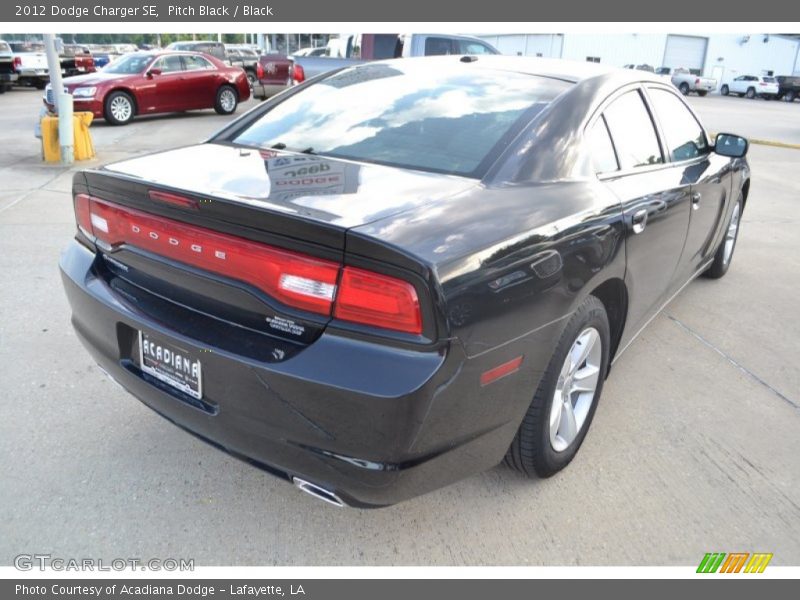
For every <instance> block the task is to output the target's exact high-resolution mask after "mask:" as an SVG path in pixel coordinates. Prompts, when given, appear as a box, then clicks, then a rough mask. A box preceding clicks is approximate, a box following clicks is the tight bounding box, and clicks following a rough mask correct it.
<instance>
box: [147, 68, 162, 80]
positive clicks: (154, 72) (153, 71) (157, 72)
mask: <svg viewBox="0 0 800 600" xmlns="http://www.w3.org/2000/svg"><path fill="white" fill-rule="evenodd" d="M153 75H161V69H150V70H149V71H148V72H147V77H148V78H151V77H153Z"/></svg>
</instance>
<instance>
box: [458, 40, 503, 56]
mask: <svg viewBox="0 0 800 600" xmlns="http://www.w3.org/2000/svg"><path fill="white" fill-rule="evenodd" d="M458 44H459V46H460V47H461V50H460V51H459V54H494V53H493V52H492V51H491V49H490V48H489V47H488V46H485V45H484V44H481V43H480V42H470V41H467V40H462V41H460V42H459V43H458Z"/></svg>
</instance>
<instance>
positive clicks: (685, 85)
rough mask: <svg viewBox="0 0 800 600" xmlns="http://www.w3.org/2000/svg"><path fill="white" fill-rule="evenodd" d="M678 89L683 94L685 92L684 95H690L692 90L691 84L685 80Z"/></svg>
mask: <svg viewBox="0 0 800 600" xmlns="http://www.w3.org/2000/svg"><path fill="white" fill-rule="evenodd" d="M678 89H679V90H680V91H681V94H683V95H684V96H688V95H689V91H690V90H689V84H688V83H686V82H685V81H684V82H683V83H682V84H680V85H679V86H678Z"/></svg>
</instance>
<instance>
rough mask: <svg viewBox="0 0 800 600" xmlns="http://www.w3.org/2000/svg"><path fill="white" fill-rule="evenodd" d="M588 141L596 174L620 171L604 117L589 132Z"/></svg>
mask: <svg viewBox="0 0 800 600" xmlns="http://www.w3.org/2000/svg"><path fill="white" fill-rule="evenodd" d="M586 141H587V144H588V147H589V155H590V157H591V159H592V168H593V169H594V172H595V174H597V175H601V174H603V173H612V172H614V171H616V170H617V169H619V164H618V163H617V155H616V153H615V152H614V145H613V144H612V143H611V136H610V135H609V133H608V127H607V126H606V120H605V118H604V117H603V116H602V115H600V118H599V119H597V121H595V123H594V125H592V127H591V128H590V129H589V131H588V132H587V136H586Z"/></svg>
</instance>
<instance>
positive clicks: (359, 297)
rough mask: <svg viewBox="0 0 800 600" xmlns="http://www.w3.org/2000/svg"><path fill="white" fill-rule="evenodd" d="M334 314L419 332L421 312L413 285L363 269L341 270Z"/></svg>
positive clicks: (368, 323) (337, 316)
mask: <svg viewBox="0 0 800 600" xmlns="http://www.w3.org/2000/svg"><path fill="white" fill-rule="evenodd" d="M333 314H334V316H335V317H336V318H338V319H343V320H345V321H354V322H356V323H365V324H367V325H373V326H375V327H383V328H385V329H393V330H395V331H403V332H406V333H413V334H417V335H419V334H420V333H422V315H421V312H420V307H419V298H417V291H416V289H414V286H413V285H411V284H410V283H408V282H406V281H403V280H401V279H395V278H394V277H388V276H386V275H379V274H378V273H373V272H371V271H365V270H363V269H356V268H353V267H345V268H344V269H343V270H342V278H341V281H340V282H339V293H338V294H337V296H336V306H335V307H334V311H333Z"/></svg>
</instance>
